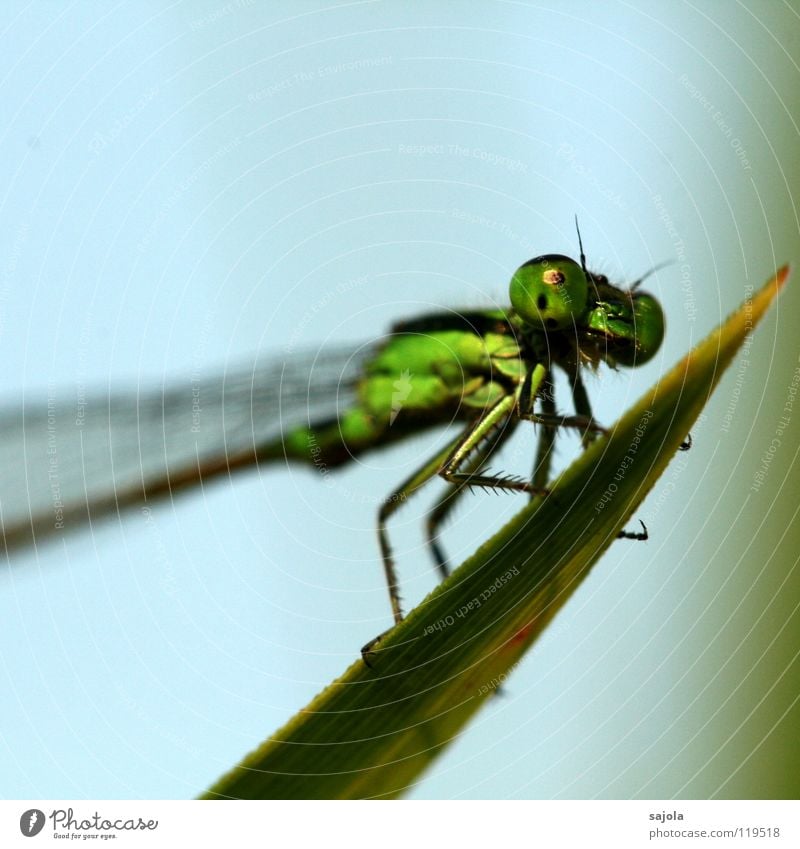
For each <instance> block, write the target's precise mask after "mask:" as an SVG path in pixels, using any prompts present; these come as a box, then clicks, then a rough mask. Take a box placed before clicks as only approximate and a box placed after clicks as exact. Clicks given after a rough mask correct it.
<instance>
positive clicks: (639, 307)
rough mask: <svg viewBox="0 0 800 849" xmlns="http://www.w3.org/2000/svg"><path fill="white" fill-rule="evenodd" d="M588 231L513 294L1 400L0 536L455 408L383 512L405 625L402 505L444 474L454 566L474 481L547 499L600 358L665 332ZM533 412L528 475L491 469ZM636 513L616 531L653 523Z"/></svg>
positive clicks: (384, 434)
mask: <svg viewBox="0 0 800 849" xmlns="http://www.w3.org/2000/svg"><path fill="white" fill-rule="evenodd" d="M576 226H577V222H576ZM578 241H579V246H580V260H579V261H577V262H576V261H575V260H574V259H571V258H569V257H567V256H565V255H562V254H544V255H541V256H537V257H535V258H533V259H530V260H529V261H527V262H525V263H524V264H523V265H521V266H520V267H519V268H518V269H517V270H516V271H515V272H514V274H513V276H512V277H511V282H510V284H509V302H510V303H509V306H508V307H507V308H496V309H486V310H466V311H461V312H456V311H442V312H436V313H431V314H427V315H422V316H418V317H415V318H411V319H408V320H406V321H402V322H399V323H397V324H395V325H394V326H393V327H392V328H391V330H390V332H389V333H388V334H387V335H386V336H385V337H384V338H382V339H380V340H379V341H377V342H375V343H373V344H371V345H366V346H361V347H360V348H357V349H352V348H349V349H344V350H337V351H334V352H330V351H324V352H323V353H322V354H320V355H319V356H317V357H311V358H303V357H295V356H294V355H293V356H290V357H287V358H286V359H285V361H276V362H268V363H266V364H260V363H258V362H256V363H255V364H253V365H252V366H250V367H248V368H245V369H242V370H239V371H234V372H230V373H226V374H222V375H218V376H216V377H208V376H206V375H203V376H192V377H190V378H189V379H187V380H184V381H183V382H177V383H174V384H165V385H163V386H162V387H157V388H151V389H150V390H147V391H144V392H141V391H139V392H123V391H118V392H111V393H106V394H105V395H97V396H91V397H86V398H84V397H81V396H78V397H76V398H73V399H72V400H71V401H68V402H66V403H65V402H63V401H60V400H58V399H56V398H49V399H48V400H47V401H46V402H45V403H40V404H34V405H30V404H23V405H19V406H17V407H15V408H13V409H9V410H6V411H5V412H0V469H2V480H0V532H2V541H3V542H4V544H5V547H6V550H7V551H10V550H11V549H14V548H17V547H20V546H24V545H28V544H31V543H34V542H36V541H38V540H40V539H43V538H45V537H46V536H48V535H52V534H58V533H63V532H65V531H67V530H70V529H72V528H75V527H77V526H79V525H81V524H85V523H87V522H89V521H92V520H94V519H95V518H98V517H100V516H102V515H103V514H114V513H117V512H118V511H119V510H121V509H123V508H125V507H130V506H133V505H137V504H142V503H147V502H150V501H152V500H153V499H156V498H159V497H165V496H169V497H171V496H172V495H174V494H176V493H178V492H180V491H182V490H186V489H190V488H192V487H197V486H199V485H201V484H204V483H205V482H206V481H209V480H212V479H214V478H219V477H222V476H227V475H229V474H231V473H233V472H234V471H236V470H239V469H244V468H247V467H253V466H255V465H259V464H267V463H271V462H272V463H276V462H281V463H286V462H287V461H288V462H298V463H305V464H311V465H314V466H316V467H317V468H318V469H319V470H320V471H321V472H326V471H327V470H328V469H332V468H335V467H338V466H342V465H344V464H346V463H348V462H350V461H351V460H353V459H354V458H356V457H358V456H360V455H362V454H364V453H365V452H368V451H373V450H377V449H381V448H383V447H385V446H387V445H389V444H392V443H396V442H399V441H402V440H403V439H406V438H408V437H410V436H412V435H416V434H419V433H421V432H422V431H426V430H428V429H429V428H432V427H434V426H437V425H439V426H441V425H447V424H450V423H452V422H459V423H460V424H461V430H460V432H459V434H458V435H457V436H456V437H455V438H454V439H452V440H451V441H450V442H449V444H447V445H446V447H445V448H444V449H442V450H438V451H437V452H436V453H435V454H434V455H433V456H432V457H430V458H429V459H428V460H427V461H426V462H425V463H423V464H422V465H421V466H420V467H419V468H418V469H416V470H414V472H413V473H412V474H411V475H410V476H409V477H408V478H407V479H406V480H405V481H403V482H402V483H401V484H400V485H399V486H397V487H395V488H394V490H393V491H392V492H391V493H390V494H389V495H388V496H387V497H386V498H385V499H384V500H383V502H382V504H381V506H380V508H379V510H378V516H377V531H378V542H379V547H380V554H381V559H382V562H383V569H384V572H385V577H386V583H387V587H388V593H389V602H390V605H391V613H392V617H393V620H394V622H395V623H399V622H400V621H401V620H402V618H403V609H402V605H401V599H400V593H399V584H398V580H397V575H396V571H395V562H394V558H393V555H392V549H391V546H390V542H389V536H388V532H387V523H388V521H389V519H390V518H391V516H392V515H393V514H394V513H395V511H396V510H397V509H398V508H399V507H400V506H401V505H402V504H404V503H405V502H406V501H407V500H408V498H409V497H411V496H412V495H414V494H415V493H416V492H418V491H419V490H420V489H421V488H422V487H423V486H424V485H425V484H426V483H428V482H429V481H431V480H433V479H435V478H438V477H440V478H443V479H444V480H445V481H447V482H448V483H449V484H450V486H449V487H448V488H446V490H445V493H444V495H443V496H442V497H440V498H439V500H438V501H437V502H436V503H435V504H434V506H433V508H432V510H431V511H430V512H429V513H428V515H427V520H426V535H427V542H428V546H429V549H430V551H431V554H432V556H433V560H434V562H435V564H436V567H437V569H438V571H439V573H440V575H441V577H442V578H446V577H447V576H448V575H449V573H450V569H449V566H448V561H447V557H446V555H445V553H444V551H443V549H442V546H441V544H440V541H439V530H440V527H441V525H442V523H443V522H444V521H445V519H446V518H447V516H448V515H449V513H450V512H451V511H452V509H453V507H454V505H455V504H456V502H457V501H458V499H459V498H460V497H461V496H463V495H464V493H465V492H467V491H469V490H471V489H473V488H476V487H477V488H481V489H488V490H496V491H504V492H517V493H523V494H527V495H528V496H529V497H531V498H535V497H546V495H547V493H548V489H547V485H548V480H549V477H550V471H551V457H552V454H553V445H554V441H555V439H556V434H557V433H558V432H559V430H563V429H574V430H577V431H578V432H579V433H580V434H581V440H582V444H583V446H584V447H588V446H589V445H590V444H591V443H592V442H593V441H594V440H595V439H596V438H598V436H600V435H601V434H603V433H605V432H606V431H605V429H604V428H603V427H602V426H601V425H600V424H599V423H598V422H597V421H596V420H595V419H594V417H593V415H592V408H591V404H590V401H589V396H588V393H587V391H586V387H585V385H584V382H583V373H584V371H586V370H587V369H589V370H597V369H598V368H599V366H600V365H601V364H603V363H605V364H606V365H607V366H609V367H610V368H612V369H619V368H620V367H624V368H627V367H636V366H640V365H642V364H644V363H646V362H648V361H649V360H650V359H651V358H652V357H653V356H654V355H655V354H656V352H657V351H658V350H659V348H660V346H661V343H662V340H663V338H664V329H665V319H664V312H663V310H662V307H661V305H660V304H659V302H658V300H657V299H656V298H655V297H654V296H653V295H651V294H649V293H647V292H645V291H643V290H642V289H641V288H640V285H641V283H642V280H643V279H644V278H641V279H640V280H638V281H637V282H635V283H634V284H633V285H631V286H630V287H628V288H622V287H620V286H617V285H614V284H612V283H611V282H610V281H609V279H608V278H607V277H606V276H605V275H603V274H600V273H597V272H590V271H589V270H588V269H587V267H586V257H585V254H584V251H583V244H582V242H581V238H580V230H578ZM556 369H560V370H561V371H563V372H564V373H565V374H566V375H567V377H568V380H569V384H570V386H571V394H572V402H573V405H574V413H573V414H572V415H562V414H561V413H559V412H558V408H557V406H556V402H555V391H554V374H555V370H556ZM522 422H531V423H533V424H534V425H535V426H536V427H537V428H538V444H537V448H536V454H535V458H534V462H533V469H532V472H531V474H530V475H526V476H516V475H510V474H505V473H493V472H492V471H490V470H489V468H488V463H489V460H490V458H491V457H492V456H493V455H495V453H496V452H498V451H499V449H500V448H501V447H502V446H503V444H504V443H506V442H507V441H508V439H509V438H510V437H511V435H512V434H513V433H514V431H515V430H516V428H517V426H518V425H520V424H521V423H522ZM642 528H643V531H642V532H639V531H637V532H629V531H622V532H621V533H620V536H621V537H624V538H629V539H637V540H643V539H646V538H647V529H646V528H645V527H644V525H642ZM374 642H375V641H373V643H374ZM373 643H368V644H367V646H365V650H366V649H367V648H368V647H369V646H371V645H372V644H373ZM362 653H363V651H362Z"/></svg>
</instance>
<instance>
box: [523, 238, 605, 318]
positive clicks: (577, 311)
mask: <svg viewBox="0 0 800 849" xmlns="http://www.w3.org/2000/svg"><path fill="white" fill-rule="evenodd" d="M509 289H510V296H511V305H512V306H513V307H514V310H515V312H516V313H517V315H519V316H520V318H522V319H523V320H524V321H526V322H528V323H529V324H532V325H534V326H536V327H542V328H543V329H544V330H563V329H564V328H565V327H570V326H572V325H574V324H575V323H576V322H577V321H578V319H579V318H580V316H582V315H583V314H584V312H585V311H586V301H587V299H588V292H589V286H588V284H587V282H586V275H585V274H584V273H583V269H582V268H581V267H580V265H578V263H577V262H575V260H574V259H570V258H569V257H568V256H562V255H561V254H545V255H544V256H537V257H536V258H535V259H531V260H529V261H528V262H526V263H525V265H522V266H520V267H519V268H518V269H517V270H516V271H515V272H514V276H513V277H512V278H511V284H510V287H509Z"/></svg>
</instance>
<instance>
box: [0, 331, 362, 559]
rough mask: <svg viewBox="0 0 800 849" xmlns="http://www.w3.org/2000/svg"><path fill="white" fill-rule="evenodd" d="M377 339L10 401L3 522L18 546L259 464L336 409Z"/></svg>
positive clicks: (1, 447) (4, 418)
mask: <svg viewBox="0 0 800 849" xmlns="http://www.w3.org/2000/svg"><path fill="white" fill-rule="evenodd" d="M374 348H375V346H374V345H372V346H368V347H367V346H364V347H361V348H358V349H353V348H348V349H347V350H344V349H336V350H323V351H320V352H316V353H315V354H314V355H313V356H309V355H304V354H302V353H301V354H299V355H295V354H292V355H291V356H288V357H287V358H286V359H284V360H276V359H273V360H271V361H269V362H266V363H261V362H254V363H253V364H251V365H249V366H242V367H240V368H238V369H236V370H232V371H227V372H223V373H220V374H217V375H193V376H189V377H186V378H185V379H183V380H177V381H173V382H169V383H168V384H165V385H163V386H161V387H159V386H149V387H148V388H147V389H146V390H145V391H112V392H106V393H94V394H93V395H91V396H89V397H86V398H82V397H79V396H76V395H74V394H73V396H72V397H71V398H70V397H67V396H66V395H65V394H61V395H58V396H56V397H49V398H44V399H42V400H40V401H39V400H37V401H36V402H34V403H29V402H28V401H26V402H25V403H24V404H20V405H18V406H16V407H12V408H7V409H5V410H3V409H0V527H1V528H2V531H3V535H4V537H5V542H6V545H7V546H8V547H14V546H17V545H22V544H26V543H30V542H31V541H33V539H34V538H35V537H39V536H41V535H44V534H47V533H52V532H57V531H59V530H62V529H64V528H68V527H72V526H74V525H75V524H77V523H79V522H83V521H86V520H87V518H88V517H89V516H90V515H91V516H92V517H94V516H97V515H100V514H102V513H106V512H112V511H115V510H117V509H119V508H120V507H123V506H126V505H130V504H134V503H138V502H140V501H142V500H144V499H149V498H151V497H155V496H158V495H164V494H167V493H172V492H174V491H176V490H178V489H180V488H185V487H189V486H192V485H193V484H196V483H199V481H200V480H201V479H205V478H207V477H210V476H212V475H215V474H222V473H225V472H227V471H228V470H229V469H232V468H235V467H241V466H246V465H251V464H253V463H255V462H256V453H257V452H258V451H259V449H263V447H264V446H265V445H269V444H270V443H271V442H273V441H275V440H278V439H279V437H280V434H281V432H285V431H286V430H288V429H289V428H291V427H293V426H295V425H297V424H299V423H302V422H309V421H317V420H320V419H325V418H331V417H333V416H335V415H336V413H337V410H340V409H342V408H343V407H346V406H347V405H348V404H349V403H350V402H351V401H352V397H353V390H354V386H355V382H356V380H357V378H358V375H359V374H360V371H361V368H362V365H363V363H364V361H365V360H366V359H368V358H369V357H370V356H372V355H373V353H374Z"/></svg>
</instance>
